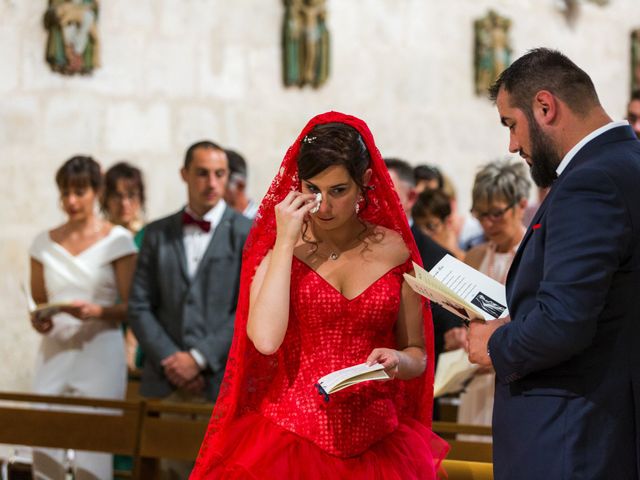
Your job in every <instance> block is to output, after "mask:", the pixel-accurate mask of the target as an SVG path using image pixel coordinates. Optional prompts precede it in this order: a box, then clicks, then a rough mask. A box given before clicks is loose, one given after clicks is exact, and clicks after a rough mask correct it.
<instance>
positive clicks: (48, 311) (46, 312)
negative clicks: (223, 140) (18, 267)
mask: <svg viewBox="0 0 640 480" xmlns="http://www.w3.org/2000/svg"><path fill="white" fill-rule="evenodd" d="M21 286H22V291H23V292H24V296H25V298H26V300H27V308H28V309H29V313H30V314H32V315H35V317H36V318H46V317H50V316H51V315H55V314H56V313H60V312H61V311H62V309H63V308H64V307H68V306H70V305H71V303H70V302H57V303H40V304H36V302H35V301H34V300H33V297H32V296H31V292H30V291H29V289H28V288H27V287H25V286H24V284H22V285H21Z"/></svg>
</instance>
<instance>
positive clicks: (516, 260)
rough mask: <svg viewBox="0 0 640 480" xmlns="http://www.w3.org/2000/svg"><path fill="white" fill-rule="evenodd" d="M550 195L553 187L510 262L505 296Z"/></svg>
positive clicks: (545, 208)
mask: <svg viewBox="0 0 640 480" xmlns="http://www.w3.org/2000/svg"><path fill="white" fill-rule="evenodd" d="M556 182H557V180H556ZM552 195H553V186H552V187H551V190H549V192H548V193H547V196H546V197H545V198H544V200H543V201H542V203H541V204H540V206H539V207H538V210H537V211H536V214H535V215H534V216H533V219H532V220H531V223H530V224H529V226H528V227H527V230H526V231H525V232H524V237H522V241H521V242H520V246H519V247H518V250H517V251H516V254H515V256H514V257H513V262H511V267H510V268H509V272H508V273H507V280H506V282H505V284H506V285H507V296H508V292H509V285H510V284H511V277H512V276H513V275H514V274H515V271H516V270H517V269H518V264H519V263H520V258H521V257H522V252H523V251H524V249H525V247H526V245H527V242H528V241H529V239H530V238H531V235H532V234H533V226H534V225H536V224H538V223H540V220H541V219H542V216H543V215H544V212H545V211H546V210H547V205H549V201H550V199H551V197H552Z"/></svg>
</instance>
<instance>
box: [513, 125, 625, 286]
mask: <svg viewBox="0 0 640 480" xmlns="http://www.w3.org/2000/svg"><path fill="white" fill-rule="evenodd" d="M627 140H633V141H636V140H637V139H636V137H635V134H634V133H633V130H632V129H631V127H630V126H628V125H627V126H620V127H615V128H612V129H611V130H607V131H606V132H604V133H603V134H601V135H598V136H597V137H596V138H594V139H593V140H591V141H590V142H588V143H587V144H586V145H584V146H583V147H582V148H581V149H580V150H579V151H578V152H577V153H576V155H575V157H573V159H572V160H571V161H570V162H569V165H567V168H566V169H565V171H564V172H562V175H560V177H559V178H558V179H557V180H556V181H555V182H554V184H553V185H552V187H551V190H550V191H549V193H548V194H547V196H546V197H545V199H544V201H543V202H542V204H541V205H540V207H539V208H538V211H537V212H536V214H535V216H534V217H533V220H532V221H531V224H530V225H529V227H528V228H527V231H526V232H525V234H524V237H523V239H522V242H520V247H519V248H518V251H517V252H516V255H515V257H514V258H513V262H512V264H511V268H510V269H509V273H508V275H507V281H506V284H507V295H509V291H510V288H509V286H510V284H511V279H512V276H513V275H514V274H515V271H516V270H517V267H518V264H519V263H520V258H521V257H522V252H523V251H524V249H525V246H526V244H527V241H528V240H529V238H531V235H532V233H533V228H532V227H533V226H534V225H536V224H538V223H540V220H541V219H542V216H543V215H544V212H545V211H546V209H547V205H549V203H550V201H551V197H553V193H554V191H557V189H558V187H559V185H560V184H561V183H562V180H563V179H564V178H566V175H567V173H568V172H570V171H571V170H573V169H574V168H576V167H578V166H579V165H581V164H583V163H585V162H587V161H589V160H590V159H593V158H596V156H594V155H593V151H594V150H598V149H599V148H602V147H603V146H604V145H606V144H608V143H614V142H622V141H627Z"/></svg>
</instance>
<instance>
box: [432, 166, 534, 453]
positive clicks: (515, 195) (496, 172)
mask: <svg viewBox="0 0 640 480" xmlns="http://www.w3.org/2000/svg"><path fill="white" fill-rule="evenodd" d="M530 188H531V182H530V181H529V174H528V172H527V169H526V167H525V166H524V164H523V163H521V162H518V163H510V162H508V161H497V162H493V163H489V164H488V165H486V166H484V167H483V168H482V169H481V170H480V171H479V172H478V173H477V175H476V178H475V182H474V185H473V194H472V198H473V208H472V209H471V213H472V214H473V216H474V217H476V218H477V219H478V221H479V222H480V224H481V225H482V229H483V231H484V234H485V238H486V239H487V241H486V242H484V243H481V244H480V245H477V246H475V247H473V248H472V249H471V250H469V251H468V252H467V255H466V257H465V259H464V261H465V263H467V264H469V265H470V266H472V267H473V268H475V269H477V270H479V271H481V272H482V273H484V274H485V275H488V276H489V277H491V278H493V279H494V280H497V281H498V282H500V283H502V284H504V283H505V282H506V280H507V273H508V272H509V267H511V262H512V261H513V257H514V255H515V253H516V250H517V249H518V246H519V245H520V242H521V241H522V237H523V236H524V232H525V230H524V227H523V225H522V217H523V215H524V211H525V208H526V207H527V199H528V198H529V190H530ZM453 330H458V329H453ZM457 334H458V335H460V336H463V337H465V338H466V331H464V330H463V331H462V332H455V331H449V332H447V334H446V335H450V336H452V337H456V335H457ZM445 343H447V342H446V339H445ZM494 382H495V374H494V373H493V370H482V371H479V372H478V374H477V375H476V376H475V377H474V379H473V380H472V381H471V383H470V384H469V385H468V386H467V389H466V390H465V392H464V393H462V395H460V407H459V408H458V422H459V423H464V424H472V425H487V426H489V425H491V418H492V414H493V394H494ZM458 437H459V439H460V440H467V441H488V439H487V437H483V436H472V435H464V436H462V435H459V436H458Z"/></svg>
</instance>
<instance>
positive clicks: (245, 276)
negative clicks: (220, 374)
mask: <svg viewBox="0 0 640 480" xmlns="http://www.w3.org/2000/svg"><path fill="white" fill-rule="evenodd" d="M334 122H337V123H344V124H347V125H350V126H352V127H353V128H355V129H356V130H357V131H358V132H359V133H360V135H361V136H362V139H363V140H364V143H365V145H366V146H367V149H368V151H369V155H370V157H371V165H370V168H371V169H372V171H373V172H372V176H371V181H370V183H369V186H370V187H371V190H369V191H368V192H367V196H368V205H367V206H366V208H364V209H362V210H361V212H360V213H359V215H360V217H361V218H362V219H363V220H365V221H367V222H370V223H372V224H376V225H382V226H384V227H386V228H389V229H392V230H395V231H396V232H398V233H400V234H401V235H402V238H403V239H404V241H405V243H406V245H407V247H408V248H409V250H410V251H411V258H412V260H413V261H414V262H416V263H418V264H422V262H421V260H420V255H419V253H418V249H417V247H416V244H415V241H414V240H413V235H412V234H411V230H410V228H409V225H408V223H407V220H406V216H405V214H404V211H403V210H402V207H401V205H400V201H399V199H398V196H397V194H396V192H395V190H394V188H393V183H392V181H391V178H390V177H389V173H388V172H387V168H386V166H385V164H384V161H383V160H382V156H381V155H380V152H379V150H378V148H377V147H376V144H375V142H374V140H373V136H372V135H371V132H370V131H369V128H368V127H367V125H366V124H365V123H364V122H363V121H362V120H360V119H358V118H356V117H352V116H350V115H345V114H342V113H338V112H328V113H324V114H321V115H318V116H316V117H314V118H312V119H311V120H310V121H309V123H307V125H306V127H304V129H303V130H302V132H301V133H300V135H299V136H298V138H297V139H296V141H295V142H294V143H293V145H292V146H291V147H289V149H288V150H287V153H286V155H285V157H284V160H283V161H282V165H281V166H280V170H279V172H278V174H277V175H276V177H275V178H274V180H273V182H272V183H271V187H270V188H269V191H268V192H267V194H266V195H265V197H264V199H263V200H262V204H261V205H260V209H259V211H258V215H257V216H256V220H255V223H254V225H253V228H252V230H251V232H250V234H249V238H248V239H247V243H246V245H245V249H244V254H243V260H242V273H241V277H240V296H239V299H238V308H237V311H236V323H235V333H234V337H233V343H232V345H231V350H230V352H229V358H228V360H227V367H226V371H225V375H224V380H223V382H222V386H221V388H220V394H219V396H218V400H217V403H216V405H215V407H214V410H213V414H212V416H211V421H210V423H209V427H208V430H207V434H206V436H205V438H204V441H203V443H202V447H201V449H200V453H199V455H198V459H197V460H196V465H195V468H194V470H193V473H192V476H191V479H195V478H201V477H202V478H205V477H206V473H207V470H208V467H209V465H208V464H209V462H210V460H211V454H214V452H216V451H217V450H218V448H217V445H218V444H219V442H224V435H223V432H224V429H225V426H226V425H227V424H228V423H229V422H230V421H232V420H233V419H234V418H237V417H239V416H241V415H243V414H244V413H246V412H249V411H256V410H257V409H258V407H259V404H260V401H261V399H262V398H263V395H264V393H265V392H266V391H267V388H268V386H269V385H270V382H271V379H272V378H273V375H274V372H275V371H276V370H277V369H278V368H286V366H282V367H280V366H279V355H278V353H276V354H274V355H271V356H265V355H262V354H261V353H259V352H258V351H257V350H256V349H255V348H254V346H253V344H252V343H251V341H250V340H249V338H248V337H247V333H246V328H247V318H248V314H249V291H250V286H251V281H252V279H253V276H254V274H255V271H256V269H257V267H258V266H259V265H260V262H261V261H262V259H263V258H264V257H265V255H266V254H267V252H268V251H269V250H270V249H271V248H272V247H273V245H274V243H275V239H276V221H275V213H274V207H275V206H276V205H277V204H278V203H280V202H281V201H282V200H283V199H284V197H285V196H286V195H287V193H288V192H290V191H291V190H299V189H300V180H299V178H298V168H297V162H296V160H297V157H298V152H299V150H300V142H301V141H302V139H303V138H304V136H305V135H307V133H309V131H310V130H311V129H312V128H313V127H315V126H316V125H320V124H325V123H334ZM423 312H424V332H425V345H426V352H427V368H426V371H425V373H424V374H423V375H421V376H420V377H418V378H416V379H413V380H410V381H408V382H407V385H406V393H407V395H406V398H407V400H408V401H407V402H406V404H405V405H402V406H401V416H409V417H412V418H414V419H416V420H418V421H420V422H421V423H423V424H425V425H427V426H429V427H430V426H431V417H432V409H433V366H434V362H433V360H434V358H433V355H434V354H433V321H432V318H431V311H430V310H429V309H428V308H426V307H425V308H424V310H423ZM363 360H364V359H363ZM214 456H215V455H214Z"/></svg>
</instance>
